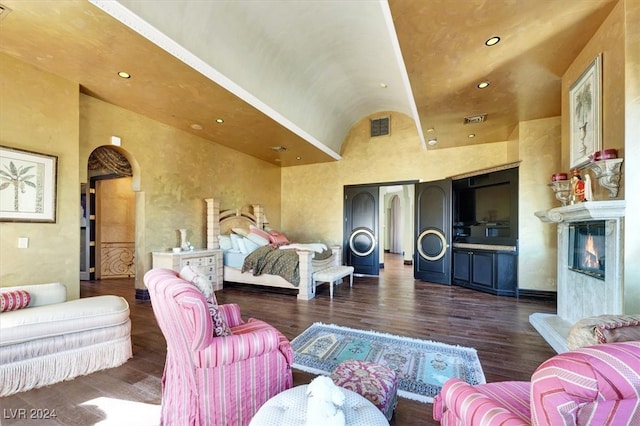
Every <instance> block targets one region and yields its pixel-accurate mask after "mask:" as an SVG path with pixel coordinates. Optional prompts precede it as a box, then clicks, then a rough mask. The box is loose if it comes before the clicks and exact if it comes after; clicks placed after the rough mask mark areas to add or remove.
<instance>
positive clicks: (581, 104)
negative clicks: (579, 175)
mask: <svg viewBox="0 0 640 426" xmlns="http://www.w3.org/2000/svg"><path fill="white" fill-rule="evenodd" d="M569 117H570V118H569V119H570V132H571V133H570V150H571V151H570V155H569V165H570V167H571V169H575V168H579V167H581V166H583V165H585V164H586V163H588V162H589V156H590V155H591V154H593V153H594V152H596V151H600V150H601V149H602V55H601V54H598V56H596V58H595V59H594V60H593V61H592V62H591V63H590V64H589V66H588V67H587V69H586V70H585V71H584V72H583V73H582V75H580V77H579V78H578V79H577V80H576V81H575V82H574V83H573V84H572V85H571V89H570V90H569Z"/></svg>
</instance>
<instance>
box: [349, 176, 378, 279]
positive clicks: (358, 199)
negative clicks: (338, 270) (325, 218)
mask: <svg viewBox="0 0 640 426" xmlns="http://www.w3.org/2000/svg"><path fill="white" fill-rule="evenodd" d="M378 194H379V188H378V185H373V186H345V188H344V233H343V235H344V254H345V263H346V264H347V265H350V266H353V268H354V272H355V273H356V274H363V275H378V274H379V273H380V263H379V260H378V259H379V248H380V245H379V236H378V232H379V231H378V221H379V213H378V198H379V196H378Z"/></svg>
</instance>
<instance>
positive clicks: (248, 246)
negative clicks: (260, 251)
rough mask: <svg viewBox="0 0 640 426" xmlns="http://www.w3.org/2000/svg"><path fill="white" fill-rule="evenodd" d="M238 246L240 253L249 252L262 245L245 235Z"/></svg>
mask: <svg viewBox="0 0 640 426" xmlns="http://www.w3.org/2000/svg"><path fill="white" fill-rule="evenodd" d="M238 247H240V253H243V254H249V253H252V252H254V251H255V250H256V249H257V248H259V247H261V246H260V245H259V244H256V243H255V242H254V241H253V240H251V239H250V238H249V237H243V238H240V239H239V240H238Z"/></svg>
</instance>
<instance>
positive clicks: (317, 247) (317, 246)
mask: <svg viewBox="0 0 640 426" xmlns="http://www.w3.org/2000/svg"><path fill="white" fill-rule="evenodd" d="M278 248H279V249H280V250H285V249H296V250H311V251H315V252H316V253H322V252H323V251H325V250H327V249H328V247H327V245H326V244H322V243H306V244H300V243H294V244H287V245H283V246H280V247H278Z"/></svg>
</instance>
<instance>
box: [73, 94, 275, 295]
mask: <svg viewBox="0 0 640 426" xmlns="http://www.w3.org/2000/svg"><path fill="white" fill-rule="evenodd" d="M80 109H81V120H80V129H81V130H80V138H81V149H80V152H81V155H80V162H81V164H82V166H83V167H86V164H87V159H88V157H89V155H90V153H91V151H93V150H94V149H95V148H97V147H98V146H101V145H107V144H109V143H110V140H111V136H112V135H115V136H118V137H120V138H121V147H120V148H121V150H122V152H123V153H124V154H125V155H126V156H127V158H128V159H129V161H130V162H131V163H132V164H134V163H135V164H136V165H137V167H134V177H133V183H132V186H133V187H134V188H133V189H134V190H135V197H136V206H135V210H136V287H137V288H144V284H143V283H142V277H143V276H144V273H145V272H146V271H147V270H149V269H150V268H151V266H152V265H151V253H152V252H153V251H163V250H168V249H170V248H171V247H175V246H177V245H178V243H179V235H178V231H177V230H178V229H180V228H186V229H187V230H188V231H187V238H188V240H189V241H190V242H191V243H192V244H193V245H194V246H195V247H196V248H202V247H205V246H206V206H205V202H204V199H205V198H209V197H217V198H220V200H221V205H222V208H236V207H242V206H244V205H247V204H249V203H258V204H263V205H264V206H265V211H266V213H267V216H268V218H269V221H270V223H271V224H272V225H273V226H274V227H279V226H280V168H278V167H276V166H273V165H271V164H269V163H266V162H264V161H261V160H258V159H256V158H254V157H250V156H247V155H244V154H240V153H238V152H236V151H233V150H231V149H228V148H226V147H223V146H221V145H217V144H214V143H212V142H209V141H206V140H204V139H202V138H199V137H197V136H194V135H192V134H190V133H187V132H183V131H181V130H178V129H175V128H173V127H170V126H167V125H164V124H162V123H159V122H157V121H154V120H151V119H149V118H147V117H144V116H142V115H139V114H135V113H132V112H130V111H127V110H125V109H122V108H119V107H117V106H114V105H111V104H108V103H105V102H102V101H100V100H97V99H95V98H92V97H90V96H85V95H82V96H81V98H80ZM136 169H137V170H136Z"/></svg>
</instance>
